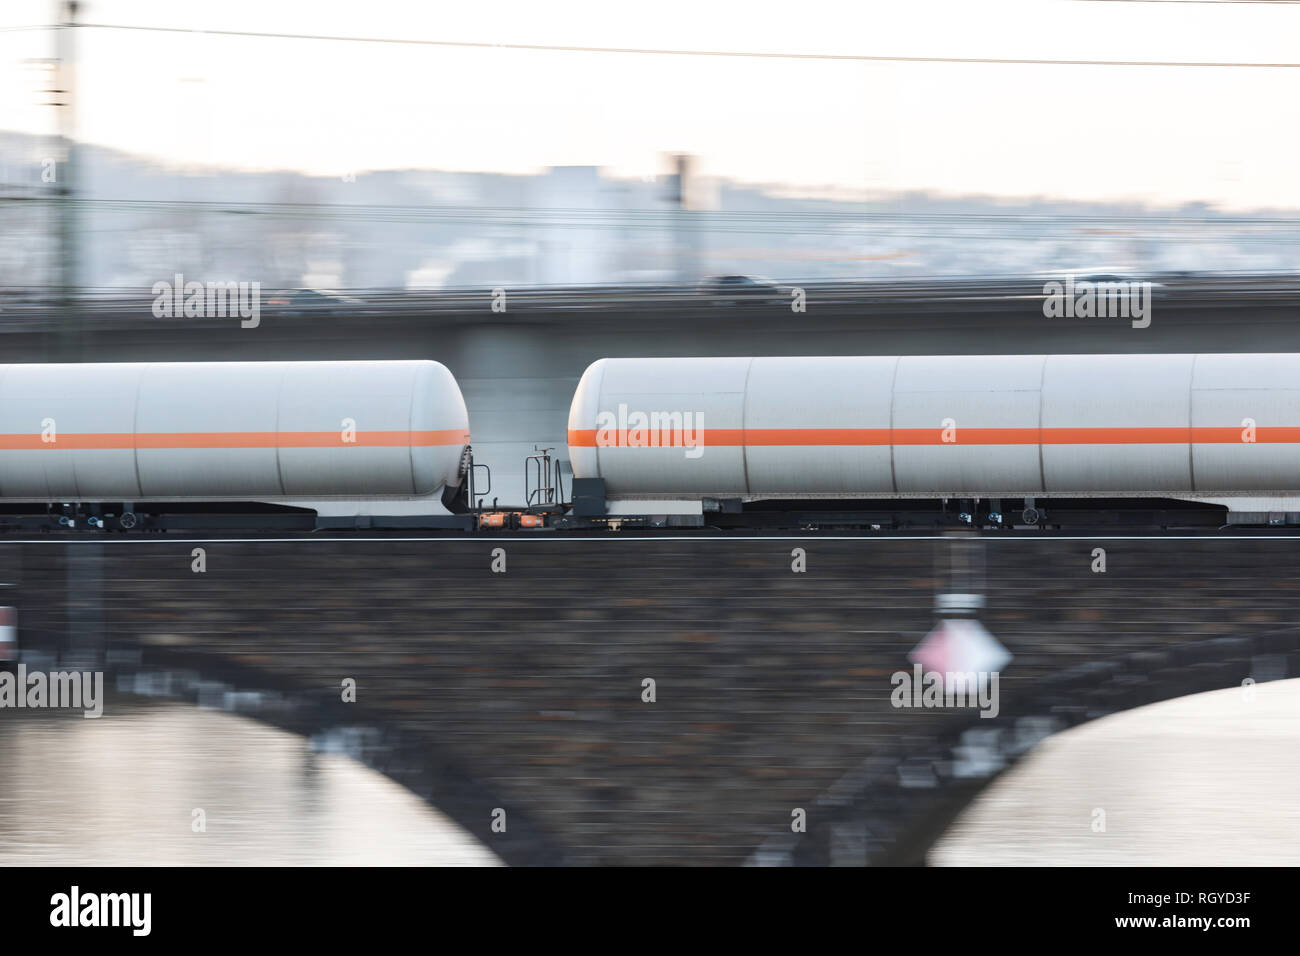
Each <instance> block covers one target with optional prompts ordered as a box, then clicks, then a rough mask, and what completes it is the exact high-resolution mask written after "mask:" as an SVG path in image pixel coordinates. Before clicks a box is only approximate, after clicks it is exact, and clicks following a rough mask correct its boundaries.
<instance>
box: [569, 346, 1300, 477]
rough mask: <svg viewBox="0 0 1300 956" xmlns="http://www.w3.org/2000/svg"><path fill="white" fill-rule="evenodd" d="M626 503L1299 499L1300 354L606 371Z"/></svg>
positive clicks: (683, 363) (582, 460)
mask: <svg viewBox="0 0 1300 956" xmlns="http://www.w3.org/2000/svg"><path fill="white" fill-rule="evenodd" d="M569 449H570V458H571V460H572V463H573V472H574V476H575V477H579V478H588V477H590V478H603V479H605V482H606V493H607V494H608V495H609V496H611V497H618V496H646V497H654V496H659V497H664V496H677V497H692V498H693V497H716V496H724V497H726V496H772V497H775V496H786V497H804V496H839V497H873V496H890V495H917V496H926V495H928V496H936V497H939V496H943V497H962V496H991V495H1005V496H1014V495H1047V494H1055V495H1062V496H1085V495H1107V496H1157V495H1168V494H1173V493H1181V494H1191V493H1195V494H1198V495H1205V494H1214V493H1226V494H1242V493H1260V494H1267V493H1278V494H1282V493H1290V494H1294V493H1295V492H1296V491H1297V489H1300V355H1298V354H1241V355H1236V354H1228V355H986V356H904V357H877V356H872V357H833V358H801V357H794V358H683V359H672V358H654V359H601V360H600V361H598V362H596V363H594V364H593V365H591V366H590V367H589V368H588V369H587V371H586V373H585V374H584V375H583V377H582V380H581V382H580V383H579V384H578V390H577V393H576V394H575V395H574V399H573V405H572V407H571V409H570V413H569Z"/></svg>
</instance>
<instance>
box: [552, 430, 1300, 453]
mask: <svg viewBox="0 0 1300 956" xmlns="http://www.w3.org/2000/svg"><path fill="white" fill-rule="evenodd" d="M945 431H947V429H944V428H939V427H936V428H895V429H892V430H891V429H888V428H750V429H741V428H701V429H699V430H698V431H693V432H690V433H689V434H690V437H691V439H692V440H693V442H698V444H699V445H701V446H703V447H705V448H707V447H709V446H714V447H736V446H743V447H760V446H764V445H782V446H805V445H816V446H823V447H828V446H878V445H886V446H887V445H891V444H892V445H1185V444H1187V443H1188V442H1192V443H1195V444H1213V445H1237V444H1249V442H1243V441H1242V434H1243V431H1244V430H1243V429H1242V428H1241V427H1238V426H1235V425H1233V426H1217V425H1205V426H1199V427H1197V428H1189V427H1187V426H1186V425H1174V426H1150V427H1080V428H1073V427H1059V428H1041V429H1040V428H1036V427H1029V428H968V427H965V426H960V425H959V426H957V427H956V428H955V429H954V430H953V431H952V433H951V437H953V438H954V439H955V440H953V441H945V440H944V432H945ZM599 434H600V433H599V431H598V430H597V429H594V428H571V429H569V444H570V445H571V446H573V447H575V448H597V447H599V448H646V447H669V448H677V447H684V446H685V445H686V444H687V443H686V441H685V440H684V434H685V433H683V432H682V431H681V430H680V429H679V430H674V431H671V432H667V431H658V432H654V431H651V430H649V429H645V430H642V429H625V430H622V431H617V432H611V437H612V440H606V441H603V442H601V441H597V439H598V437H599ZM631 434H635V435H637V437H638V444H635V445H632V444H629V441H628V438H629V435H631ZM647 436H649V437H650V438H651V439H652V440H653V441H652V442H644V439H645V438H646V437H647ZM1255 443H1257V444H1289V443H1290V444H1300V427H1291V426H1280V425H1279V426H1267V427H1265V426H1257V427H1256V428H1255Z"/></svg>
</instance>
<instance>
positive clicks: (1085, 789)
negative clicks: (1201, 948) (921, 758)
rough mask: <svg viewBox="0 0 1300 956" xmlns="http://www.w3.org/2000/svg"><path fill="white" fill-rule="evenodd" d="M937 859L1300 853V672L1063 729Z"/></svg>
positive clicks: (1071, 860) (990, 797)
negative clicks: (1296, 675) (1298, 676)
mask: <svg viewBox="0 0 1300 956" xmlns="http://www.w3.org/2000/svg"><path fill="white" fill-rule="evenodd" d="M1098 811H1100V813H1099V812H1098ZM929 862H930V863H931V864H932V865H940V866H962V865H969V864H982V865H1046V866H1053V865H1112V864H1114V865H1135V866H1142V865H1150V866H1167V865H1179V866H1222V865H1240V866H1255V865H1267V866H1282V865H1291V866H1294V865H1296V864H1300V680H1288V681H1274V682H1270V683H1264V684H1259V685H1256V686H1254V687H1252V688H1249V689H1247V688H1233V689H1230V690H1221V691H1214V692H1212V693H1208V694H1196V695H1193V696H1190V697H1182V698H1179V699H1177V700H1170V701H1165V702H1163V703H1159V704H1153V705H1151V706H1148V707H1142V708H1138V709H1136V710H1131V711H1126V712H1124V713H1121V714H1116V715H1113V716H1111V717H1106V718H1103V719H1101V720H1097V721H1093V722H1091V723H1088V724H1083V725H1081V726H1079V727H1076V728H1074V729H1072V730H1069V731H1066V732H1065V733H1061V734H1057V735H1055V736H1053V737H1049V738H1048V739H1047V740H1045V741H1043V742H1042V743H1041V744H1039V746H1038V747H1037V748H1035V750H1034V751H1032V752H1031V753H1030V754H1028V755H1027V756H1026V757H1025V758H1023V759H1022V760H1021V761H1020V762H1018V763H1017V764H1016V765H1015V766H1014V767H1013V768H1012V769H1011V770H1010V771H1008V772H1007V773H1005V774H1004V775H1003V776H1002V777H1000V778H999V779H998V780H997V781H995V782H994V783H993V784H992V785H991V786H990V787H989V788H988V789H987V790H986V791H985V792H984V793H983V794H982V796H981V797H980V798H979V799H977V800H976V801H975V802H974V803H973V804H972V805H971V807H970V808H968V810H967V811H966V812H965V813H964V814H963V816H962V817H961V818H960V819H959V820H958V821H957V822H956V823H955V824H954V826H953V827H952V828H951V829H950V830H949V832H948V833H947V834H945V835H944V837H943V838H942V839H941V840H940V841H939V843H937V844H936V845H935V847H934V848H933V849H932V850H931V853H930V857H929Z"/></svg>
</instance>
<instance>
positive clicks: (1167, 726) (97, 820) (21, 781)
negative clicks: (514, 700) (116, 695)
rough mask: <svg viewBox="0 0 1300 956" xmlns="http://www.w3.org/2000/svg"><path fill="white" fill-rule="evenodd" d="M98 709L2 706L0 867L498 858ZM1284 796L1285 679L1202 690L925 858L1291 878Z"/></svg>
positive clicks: (257, 735) (1031, 767)
mask: <svg viewBox="0 0 1300 956" xmlns="http://www.w3.org/2000/svg"><path fill="white" fill-rule="evenodd" d="M113 703H114V706H113V707H112V708H111V709H110V710H109V711H108V712H107V713H106V715H105V716H104V717H102V718H100V719H98V720H86V719H83V718H82V717H81V716H80V715H79V714H75V713H73V714H70V713H67V712H63V713H57V714H56V713H53V712H50V711H38V712H31V711H15V710H5V711H3V712H0V865H4V864H28V865H31V864H60V865H87V864H88V865H100V864H103V865H136V864H141V865H148V864H163V865H171V864H183V865H189V864H202V865H226V864H252V865H259V864H343V865H348V864H403V865H497V864H499V863H500V860H499V859H498V858H497V857H496V856H495V855H494V854H493V853H491V851H489V850H488V849H487V848H485V847H484V846H483V845H482V844H480V843H479V842H478V841H477V840H476V839H475V838H474V837H472V836H471V835H470V834H468V833H467V832H466V831H464V830H463V829H462V828H461V827H459V826H457V825H456V824H455V823H453V822H452V821H450V820H449V819H448V818H446V817H445V816H444V815H442V814H440V813H439V812H438V811H436V810H434V809H433V808H431V807H429V806H428V805H427V804H426V803H424V802H423V801H422V800H420V799H419V798H417V797H416V796H415V795H413V794H412V793H410V792H409V791H407V790H405V789H404V788H402V787H401V786H399V785H398V784H396V783H394V782H392V781H391V780H389V779H388V778H386V777H384V776H383V775H382V774H379V773H377V772H375V771H373V770H370V769H369V768H367V767H366V766H364V765H363V764H361V763H359V762H357V761H355V760H353V759H352V758H351V757H348V756H344V755H342V754H335V753H319V752H316V750H315V749H314V748H313V747H312V746H311V745H310V744H309V742H308V741H307V740H306V739H304V738H302V737H299V736H297V735H295V734H290V733H286V732H284V731H280V730H277V729H274V728H271V727H269V726H267V725H265V724H262V723H260V722H258V721H255V720H252V719H249V718H245V717H240V716H237V715H233V714H229V713H225V712H221V711H215V710H205V709H200V708H198V707H194V706H191V705H188V704H181V703H176V702H172V701H161V700H152V699H144V698H125V699H116V700H114V702H113ZM1298 794H1300V680H1292V681H1278V682H1273V683H1266V684H1260V685H1258V686H1256V687H1254V688H1253V689H1252V690H1251V691H1250V692H1246V691H1244V690H1242V689H1238V688H1234V689H1231V690H1224V691H1215V692H1213V693H1210V694H1198V695H1195V696H1192V697H1185V698H1181V699H1179V700H1173V701H1167V702H1164V703H1161V704H1155V705H1152V706H1150V707H1144V708H1140V709H1138V710H1133V711H1128V712H1126V713H1123V714H1117V715H1115V716H1112V717H1107V718H1105V719H1103V720H1098V721H1094V722H1092V723H1089V724H1085V725H1083V726H1081V727H1077V728H1075V729H1073V730H1069V731H1066V732H1065V733H1062V734H1058V735H1056V736H1054V737H1051V738H1048V739H1047V740H1045V741H1043V742H1042V743H1041V744H1040V745H1039V746H1038V747H1037V748H1036V749H1035V750H1034V751H1033V752H1032V753H1030V754H1029V755H1028V756H1026V757H1025V758H1024V759H1022V760H1021V761H1020V762H1019V763H1018V764H1017V765H1016V766H1015V767H1014V768H1013V769H1012V770H1010V771H1009V772H1008V773H1006V774H1004V775H1003V776H1002V777H1001V778H1000V779H998V780H997V781H996V782H995V783H994V784H993V785H992V786H991V787H989V789H988V790H986V791H985V792H984V794H982V795H981V797H980V798H979V799H977V800H976V802H975V803H974V804H972V806H971V807H970V808H969V809H968V810H967V812H966V813H965V814H964V815H963V816H962V817H961V818H960V819H959V820H958V821H957V822H956V823H955V824H954V826H953V827H952V828H951V829H950V831H949V832H948V833H947V834H946V835H945V836H944V837H943V838H942V839H941V840H940V842H939V843H938V844H936V846H935V847H934V849H933V850H932V851H931V854H930V860H929V862H930V863H931V864H935V865H945V866H951V865H965V864H984V865H988V864H994V865H1015V864H1041V865H1068V864H1080V865H1108V864H1133V865H1144V864H1145V865H1166V864H1179V865H1224V864H1244V865H1254V864H1270V865H1296V864H1300V796H1297V795H1298ZM196 810H201V811H202V821H203V829H202V830H200V831H198V832H196V829H195V821H196V813H195V811H196Z"/></svg>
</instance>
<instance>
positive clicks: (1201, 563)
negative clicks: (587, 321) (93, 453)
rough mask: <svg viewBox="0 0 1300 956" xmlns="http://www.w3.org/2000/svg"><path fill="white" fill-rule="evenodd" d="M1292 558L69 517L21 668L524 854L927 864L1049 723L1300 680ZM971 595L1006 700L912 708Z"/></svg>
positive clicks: (24, 550) (17, 580) (28, 581)
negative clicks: (206, 724)
mask: <svg viewBox="0 0 1300 956" xmlns="http://www.w3.org/2000/svg"><path fill="white" fill-rule="evenodd" d="M1098 549H1100V553H1099V550H1098ZM1298 549H1300V539H1297V537H1295V536H1286V535H1280V534H1279V535H1267V534H1259V535H1255V536H1231V537H1228V536H1208V535H1207V536H1185V537H1149V536H1147V537H1143V536H1131V537H1123V536H1121V537H1113V538H1100V537H1074V536H1052V535H1049V534H1021V535H1009V534H984V535H966V536H957V537H952V536H948V537H917V536H887V535H880V536H855V537H850V536H820V535H815V534H810V535H806V536H804V537H797V538H796V537H775V536H722V535H707V534H702V533H683V534H676V535H668V534H665V535H662V536H649V535H639V536H632V535H625V534H621V533H609V534H606V535H604V536H601V537H561V536H556V535H552V534H546V533H539V534H536V535H533V536H525V535H516V536H508V535H505V536H492V535H478V536H474V537H457V538H451V537H423V538H412V537H391V538H379V537H368V538H363V537H333V538H319V537H301V538H283V539H276V538H252V539H249V538H243V539H203V540H199V539H190V538H181V537H173V536H169V535H154V536H145V537H135V538H133V537H130V536H126V535H104V536H102V537H100V538H84V537H72V536H71V535H69V536H68V537H61V536H60V535H58V534H50V535H48V536H42V537H40V538H39V539H31V540H12V539H10V540H5V541H0V569H2V571H0V574H2V575H3V581H4V583H6V584H10V585H12V586H11V587H10V588H8V589H7V592H8V593H7V594H6V603H11V604H13V605H14V606H16V607H17V608H18V615H19V633H20V640H21V643H22V647H23V652H24V654H25V655H26V656H27V659H28V660H29V661H32V662H36V664H37V665H39V664H40V662H45V663H46V664H47V665H48V666H51V667H53V666H54V665H55V664H56V663H57V664H58V665H59V666H61V667H87V666H91V665H93V666H95V667H103V668H104V669H105V670H106V671H107V672H108V679H109V680H110V681H111V682H113V683H114V684H115V686H116V687H118V688H119V689H122V690H126V691H129V692H135V693H150V694H158V693H167V694H171V695H174V696H178V697H180V698H188V699H191V700H195V701H197V702H199V703H202V704H204V705H209V706H219V707H226V708H228V709H234V710H237V711H240V712H245V713H247V714H249V715H250V716H253V717H256V718H258V719H262V720H266V721H269V722H272V723H275V724H277V725H280V726H284V727H287V728H290V729H293V730H296V731H299V732H302V733H322V732H327V731H345V733H343V734H341V735H338V736H340V737H341V738H343V739H348V740H351V741H353V742H354V747H355V752H356V755H357V756H359V757H360V758H361V759H363V760H365V761H366V762H367V763H369V764H371V765H372V766H374V767H376V768H377V769H379V770H381V771H383V772H384V773H387V774H389V775H390V776H392V777H393V778H394V779H396V780H398V781H399V782H401V783H403V784H404V785H406V786H407V787H409V788H411V789H412V790H413V791H414V792H416V793H417V794H419V795H420V796H421V797H423V798H425V799H426V800H427V801H429V802H430V803H431V804H432V805H434V806H436V807H437V808H438V809H439V810H441V811H442V812H444V813H446V814H448V815H449V816H450V817H452V818H453V819H455V820H456V821H457V822H458V823H460V824H461V825H462V826H464V827H465V828H466V829H467V830H469V831H470V832H471V833H473V834H474V835H475V836H476V837H477V838H478V839H479V840H481V841H482V842H483V843H484V844H485V845H486V846H487V847H489V848H490V849H491V850H493V851H494V852H495V853H497V854H498V855H499V856H500V857H501V858H502V859H504V860H505V861H506V862H507V863H510V864H517V865H529V864H664V863H686V864H743V863H753V864H849V865H860V864H916V863H921V862H923V861H924V860H925V856H926V851H927V849H928V847H929V846H930V845H931V844H932V843H933V842H934V841H935V840H936V839H937V837H938V836H939V835H940V834H941V833H942V832H943V831H944V829H945V828H946V827H947V826H948V825H949V823H950V822H951V821H952V820H953V819H954V818H955V817H956V815H957V814H959V813H960V812H961V810H962V808H963V807H964V806H966V805H967V804H968V803H969V801H970V800H971V798H972V797H973V796H974V795H975V794H977V793H978V792H979V791H980V789H981V788H982V787H983V786H985V785H986V784H987V783H988V782H989V781H990V780H991V779H993V778H994V777H995V776H996V775H997V774H998V773H1000V772H1001V771H1003V770H1004V769H1005V768H1006V767H1008V766H1010V765H1011V764H1012V763H1013V762H1014V761H1015V760H1016V759H1017V758H1018V757H1019V756H1020V755H1021V754H1023V753H1024V752H1026V751H1027V750H1028V749H1029V748H1031V747H1032V746H1033V744H1034V743H1035V742H1036V741H1038V740H1040V739H1042V737H1043V736H1044V735H1047V734H1050V733H1053V732H1055V731H1058V730H1060V729H1063V728H1066V727H1069V726H1072V725H1074V724H1077V723H1079V722H1081V721H1084V720H1088V719H1091V718H1095V717H1098V716H1102V715H1105V714H1109V713H1113V712H1116V711H1119V710H1123V709H1126V708H1130V707H1134V706H1139V705H1141V704H1144V703H1148V702H1152V701H1155V700H1159V699H1163V698H1168V697H1174V696H1180V695H1183V694H1187V693H1192V692H1198V691H1203V690H1211V689H1216V688H1223V687H1230V686H1234V685H1240V684H1242V682H1243V681H1246V680H1255V681H1264V680H1271V679H1277V678H1284V677H1296V676H1300V597H1298V596H1297V590H1296V588H1295V581H1296V578H1297V573H1298V571H1300V562H1298V561H1297V559H1296V557H1295V556H1296V554H1297V553H1298ZM1099 557H1100V558H1101V560H1100V561H1099V560H1098V558H1099ZM953 594H957V595H975V596H976V597H975V598H964V599H962V600H961V601H959V602H958V603H964V604H965V606H966V608H967V611H968V612H969V611H970V610H971V609H974V610H975V613H976V614H977V616H978V618H979V620H980V621H981V622H982V624H983V625H984V627H986V628H987V629H988V630H989V631H990V632H991V633H992V634H993V635H994V636H995V637H996V638H997V640H998V641H1000V642H1001V643H1002V644H1003V645H1004V646H1005V647H1006V649H1007V650H1008V651H1010V653H1011V654H1012V655H1013V657H1012V659H1011V661H1010V663H1008V664H1006V665H1005V666H1003V667H1002V668H1001V672H1000V683H999V694H1000V701H999V706H998V707H997V716H996V717H981V716H980V714H979V712H978V711H976V710H973V709H970V708H960V707H958V708H948V707H900V706H896V704H897V702H898V701H897V696H896V695H895V694H894V693H893V692H894V690H895V686H896V680H895V675H897V674H898V673H900V672H910V671H911V670H912V664H911V662H910V661H909V656H908V655H909V653H910V652H911V651H912V650H913V648H915V647H916V645H917V644H918V643H919V642H920V641H921V640H922V639H923V638H924V637H925V636H926V634H927V633H928V632H930V631H931V629H932V628H933V627H934V626H935V624H936V621H937V620H938V619H939V618H940V616H941V614H943V613H946V612H944V611H942V610H937V605H939V604H941V603H943V602H944V600H945V599H944V597H943V596H944V595H953ZM949 600H950V599H949ZM950 603H951V601H950ZM349 686H350V687H354V688H355V694H354V695H353V694H352V693H350V692H348V693H345V691H346V690H347V689H348V687H349ZM352 696H355V700H345V699H344V698H345V697H352ZM500 811H504V813H502V812H500ZM501 821H504V824H505V827H504V831H502V830H501V826H500V822H501ZM494 823H497V826H495V827H494ZM1080 825H1081V826H1087V825H1088V821H1087V820H1081V821H1080Z"/></svg>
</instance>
